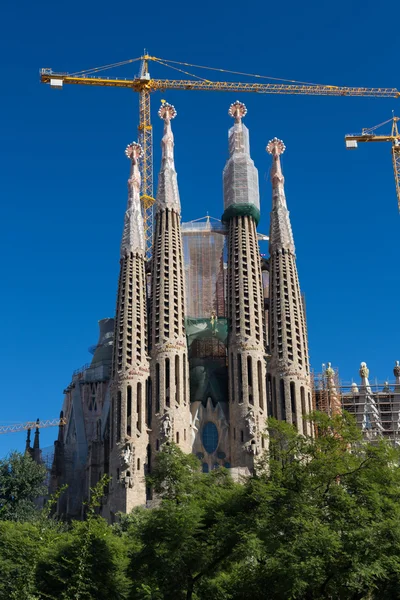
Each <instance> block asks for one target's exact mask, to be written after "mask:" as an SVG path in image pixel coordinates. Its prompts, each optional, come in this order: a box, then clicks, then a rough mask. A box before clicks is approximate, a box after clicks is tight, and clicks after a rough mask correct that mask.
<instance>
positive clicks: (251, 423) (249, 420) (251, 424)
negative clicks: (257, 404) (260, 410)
mask: <svg viewBox="0 0 400 600" xmlns="http://www.w3.org/2000/svg"><path fill="white" fill-rule="evenodd" d="M246 424H247V427H248V430H249V435H250V436H251V437H253V436H254V435H255V434H256V420H255V418H254V411H253V410H249V412H248V413H247V415H246Z"/></svg>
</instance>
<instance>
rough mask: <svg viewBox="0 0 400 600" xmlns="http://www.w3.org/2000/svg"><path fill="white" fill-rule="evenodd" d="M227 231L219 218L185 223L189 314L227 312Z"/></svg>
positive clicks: (184, 242) (184, 238)
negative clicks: (225, 263)
mask: <svg viewBox="0 0 400 600" xmlns="http://www.w3.org/2000/svg"><path fill="white" fill-rule="evenodd" d="M225 234H226V230H225V227H224V225H223V223H221V221H218V220H217V219H213V218H212V217H208V216H207V217H203V218H201V219H197V220H195V221H190V222H189V223H183V224H182V237H183V255H184V263H185V278H186V316H187V317H189V318H208V319H209V318H211V316H212V315H215V316H217V317H224V316H225V266H224V262H225V260H224V259H225Z"/></svg>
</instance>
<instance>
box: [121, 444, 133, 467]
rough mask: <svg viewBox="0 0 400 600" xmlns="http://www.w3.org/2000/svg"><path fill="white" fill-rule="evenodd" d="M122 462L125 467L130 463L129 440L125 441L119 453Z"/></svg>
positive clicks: (130, 449) (130, 450)
mask: <svg viewBox="0 0 400 600" xmlns="http://www.w3.org/2000/svg"><path fill="white" fill-rule="evenodd" d="M121 458H122V462H123V464H124V465H125V466H126V467H129V466H130V464H131V458H132V447H131V444H130V443H129V442H125V444H124V447H123V449H122V453H121Z"/></svg>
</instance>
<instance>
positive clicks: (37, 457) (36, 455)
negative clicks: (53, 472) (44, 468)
mask: <svg viewBox="0 0 400 600" xmlns="http://www.w3.org/2000/svg"><path fill="white" fill-rule="evenodd" d="M39 423H40V419H36V429H35V437H34V438H33V448H32V451H31V456H32V458H33V460H34V461H35V462H37V463H38V464H41V463H42V453H41V451H40V442H39V437H40V430H39Z"/></svg>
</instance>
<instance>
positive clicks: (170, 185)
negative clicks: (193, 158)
mask: <svg viewBox="0 0 400 600" xmlns="http://www.w3.org/2000/svg"><path fill="white" fill-rule="evenodd" d="M158 116H159V117H160V119H162V120H163V121H164V135H163V138H162V140H161V148H162V159H161V170H160V173H159V176H158V188H157V210H161V209H163V208H170V209H174V210H176V211H178V212H180V210H181V202H180V198H179V189H178V180H177V174H176V170H175V162H174V135H173V133H172V129H171V120H172V119H174V118H175V117H176V110H175V107H174V106H172V104H168V102H164V103H163V104H162V105H161V107H160V109H159V111H158Z"/></svg>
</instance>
